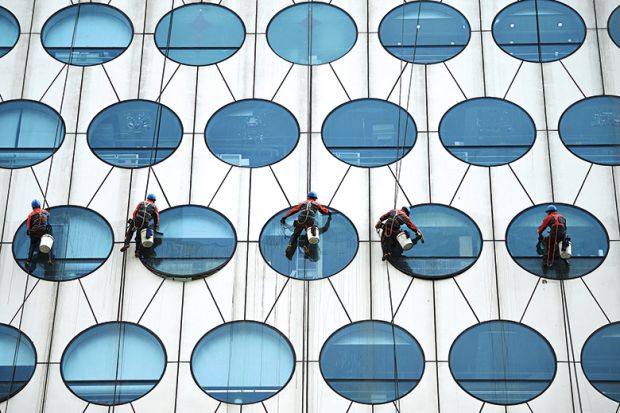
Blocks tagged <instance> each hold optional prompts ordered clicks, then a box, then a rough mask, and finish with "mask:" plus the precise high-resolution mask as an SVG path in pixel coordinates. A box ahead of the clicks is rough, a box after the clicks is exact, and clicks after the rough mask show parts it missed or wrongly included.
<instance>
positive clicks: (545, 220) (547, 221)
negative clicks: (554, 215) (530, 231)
mask: <svg viewBox="0 0 620 413" xmlns="http://www.w3.org/2000/svg"><path fill="white" fill-rule="evenodd" d="M550 220H551V215H547V216H546V217H545V219H543V222H542V224H540V226H539V227H538V235H542V233H543V231H544V230H545V228H547V226H548V225H549V221H550Z"/></svg>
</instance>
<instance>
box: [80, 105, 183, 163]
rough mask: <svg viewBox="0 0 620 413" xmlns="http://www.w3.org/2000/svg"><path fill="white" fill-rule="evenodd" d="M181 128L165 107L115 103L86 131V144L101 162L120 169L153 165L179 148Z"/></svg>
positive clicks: (179, 123) (174, 116)
mask: <svg viewBox="0 0 620 413" xmlns="http://www.w3.org/2000/svg"><path fill="white" fill-rule="evenodd" d="M182 137H183V127H182V125H181V121H180V120H179V118H178V117H177V115H176V114H175V113H174V112H173V111H171V110H170V109H169V108H168V107H166V106H164V105H162V104H159V103H156V102H151V101H148V100H129V101H124V102H119V103H115V104H114V105H112V106H109V107H107V108H106V109H104V110H103V111H101V112H100V113H99V114H98V115H97V116H96V117H95V119H93V121H92V122H91V124H90V127H89V128H88V145H89V146H90V148H91V149H92V151H93V152H94V153H95V155H97V157H98V158H99V159H101V160H102V161H104V162H106V163H108V164H110V165H113V166H120V167H122V168H142V167H145V166H151V165H155V164H156V163H159V162H161V161H163V160H164V159H166V158H167V157H169V156H170V155H171V154H172V153H173V152H174V151H175V150H176V149H177V147H178V146H179V143H180V142H181V138H182Z"/></svg>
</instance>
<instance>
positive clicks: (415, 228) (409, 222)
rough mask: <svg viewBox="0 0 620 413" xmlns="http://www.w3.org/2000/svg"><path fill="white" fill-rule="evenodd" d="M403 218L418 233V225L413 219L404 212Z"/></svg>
mask: <svg viewBox="0 0 620 413" xmlns="http://www.w3.org/2000/svg"><path fill="white" fill-rule="evenodd" d="M403 220H404V221H405V225H407V227H408V228H409V229H410V230H412V231H413V232H415V233H416V234H417V233H418V231H419V230H418V227H416V225H415V224H414V223H413V222H412V221H411V219H410V218H409V217H408V216H407V215H404V214H403Z"/></svg>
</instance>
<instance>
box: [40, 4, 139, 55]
mask: <svg viewBox="0 0 620 413" xmlns="http://www.w3.org/2000/svg"><path fill="white" fill-rule="evenodd" d="M132 39H133V26H132V25H131V20H129V18H128V17H127V16H126V15H125V14H124V13H123V12H122V11H120V10H119V9H117V8H115V7H112V6H108V5H107V4H99V3H78V4H75V5H73V6H69V7H65V8H64V9H62V10H60V11H58V12H57V13H56V14H54V15H53V16H52V17H50V18H49V19H48V20H47V22H46V23H45V25H44V26H43V30H42V31H41V42H42V43H43V47H44V48H45V50H47V53H49V54H50V56H52V57H53V58H54V59H56V60H58V61H60V62H62V63H67V64H69V65H74V66H93V65H98V64H102V63H106V62H109V61H110V60H112V59H115V58H117V57H118V56H120V55H121V54H122V53H123V52H124V51H125V50H127V48H128V47H129V44H130V43H131V41H132Z"/></svg>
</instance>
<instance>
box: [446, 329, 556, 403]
mask: <svg viewBox="0 0 620 413" xmlns="http://www.w3.org/2000/svg"><path fill="white" fill-rule="evenodd" d="M450 370H451V371H452V375H453V376H454V379H455V380H456V382H457V383H458V384H459V386H461V388H462V389H463V390H465V391H466V392H467V393H469V394H470V395H472V396H473V397H475V398H477V399H480V400H482V401H485V402H488V403H492V404H499V405H512V404H520V403H525V402H527V401H530V400H532V399H533V398H535V397H537V396H538V395H540V394H541V393H543V392H544V391H545V390H546V389H547V387H549V386H550V385H551V382H552V381H553V379H554V377H555V372H556V358H555V353H554V352H553V349H552V348H551V345H550V344H549V343H548V342H547V340H545V338H544V337H543V336H542V335H540V334H539V333H538V332H537V331H535V330H534V329H532V328H530V327H528V326H526V325H524V324H519V323H515V322H512V321H487V322H484V323H481V324H476V325H475V326H473V327H470V328H469V329H467V330H465V331H464V332H463V333H461V335H460V336H459V337H457V339H456V340H455V342H454V343H453V344H452V348H451V349H450Z"/></svg>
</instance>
